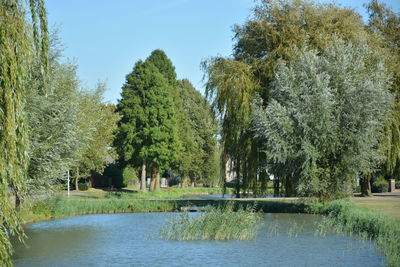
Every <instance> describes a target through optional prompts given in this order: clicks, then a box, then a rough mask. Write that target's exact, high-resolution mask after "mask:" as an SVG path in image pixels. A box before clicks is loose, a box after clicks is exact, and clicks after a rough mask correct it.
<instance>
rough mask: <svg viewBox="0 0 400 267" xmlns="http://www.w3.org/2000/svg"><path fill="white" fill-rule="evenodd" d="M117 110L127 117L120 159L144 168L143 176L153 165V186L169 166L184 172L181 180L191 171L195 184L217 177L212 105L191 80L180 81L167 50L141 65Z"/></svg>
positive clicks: (123, 123)
mask: <svg viewBox="0 0 400 267" xmlns="http://www.w3.org/2000/svg"><path fill="white" fill-rule="evenodd" d="M117 111H118V112H119V114H120V115H121V120H120V121H119V124H118V131H117V137H116V140H115V146H116V148H117V152H118V154H119V156H120V161H121V163H122V164H123V165H130V166H133V167H135V168H136V167H137V168H139V167H140V168H141V169H142V170H143V175H145V174H146V173H147V172H148V170H147V169H146V166H148V167H149V169H150V173H151V184H150V189H151V190H153V189H158V188H159V183H160V174H162V173H163V172H164V171H173V172H174V173H178V174H179V175H180V176H181V180H184V178H185V177H187V176H189V177H190V180H191V181H192V184H194V181H195V178H196V177H205V178H206V180H207V179H208V180H207V181H209V182H211V181H214V180H216V176H217V173H218V167H216V166H218V163H217V164H215V159H216V156H215V154H216V153H217V151H218V150H217V143H216V137H215V134H216V131H217V128H216V124H215V121H214V120H213V116H212V114H211V112H210V109H209V106H208V104H207V102H206V101H205V100H204V98H203V97H202V96H201V95H200V94H199V93H198V92H197V91H196V90H195V89H194V88H193V86H192V85H191V84H190V83H189V82H188V81H187V80H183V81H178V80H176V73H175V68H174V66H173V65H172V62H171V60H170V59H169V58H168V57H167V56H166V55H165V53H164V52H163V51H161V50H155V51H153V52H152V53H151V55H150V56H149V57H148V58H147V59H146V60H145V61H144V62H142V61H138V62H137V63H136V64H135V67H134V69H133V71H132V72H131V73H130V74H128V75H127V77H126V83H125V85H124V86H123V89H122V99H121V100H120V102H119V104H118V107H117ZM217 162H218V161H217ZM146 177H147V176H146ZM146 177H141V179H142V180H143V179H145V178H146ZM217 177H218V176H217ZM142 183H143V181H142ZM141 189H142V190H143V189H145V188H144V186H143V184H142V186H141Z"/></svg>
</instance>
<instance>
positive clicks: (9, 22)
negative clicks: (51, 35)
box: [0, 0, 47, 266]
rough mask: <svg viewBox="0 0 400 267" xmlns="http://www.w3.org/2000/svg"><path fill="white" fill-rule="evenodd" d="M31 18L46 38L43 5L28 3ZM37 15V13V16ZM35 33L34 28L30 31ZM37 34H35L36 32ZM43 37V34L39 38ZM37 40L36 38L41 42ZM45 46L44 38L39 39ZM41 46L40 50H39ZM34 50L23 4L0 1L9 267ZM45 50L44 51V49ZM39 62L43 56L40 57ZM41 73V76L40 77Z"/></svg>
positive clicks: (2, 255) (1, 164)
mask: <svg viewBox="0 0 400 267" xmlns="http://www.w3.org/2000/svg"><path fill="white" fill-rule="evenodd" d="M31 3H32V4H31V7H35V8H34V9H32V15H33V16H36V17H37V16H39V23H40V24H41V25H43V26H41V28H42V30H41V33H42V34H41V37H43V36H47V33H45V31H47V26H46V27H45V25H46V19H45V15H46V12H45V9H44V5H43V1H41V0H38V1H31ZM38 11H40V12H38ZM36 20H37V19H36ZM33 28H34V29H35V28H36V29H37V26H34V27H33ZM36 32H37V33H36V34H38V30H36ZM43 33H44V34H43ZM41 37H38V38H39V39H41ZM43 42H46V38H43ZM43 42H42V45H41V46H42V47H43ZM34 50H35V49H33V48H32V46H31V30H30V25H29V23H28V22H27V21H26V19H25V10H24V7H23V3H21V1H18V0H3V1H1V4H0V89H1V92H0V151H1V153H0V263H1V265H2V266H11V265H12V262H11V253H12V246H11V243H10V239H9V238H10V235H17V236H18V237H19V238H20V240H22V238H23V230H22V227H21V224H20V220H19V217H18V214H17V211H16V209H15V208H14V204H13V203H12V201H11V194H12V193H14V195H15V200H16V204H17V206H18V204H19V201H20V199H21V198H22V197H23V196H24V194H25V190H24V183H25V180H26V179H25V178H26V171H27V166H28V156H27V149H28V136H27V127H26V123H25V115H24V104H25V99H24V91H25V90H26V88H27V86H28V84H27V80H28V75H29V73H30V68H29V66H31V65H32V59H33V58H34V54H33V53H32V52H33V51H34ZM44 50H46V48H44ZM42 56H43V58H45V57H46V56H47V55H45V54H43V55H42ZM44 71H45V69H44V70H43V72H42V74H43V75H44Z"/></svg>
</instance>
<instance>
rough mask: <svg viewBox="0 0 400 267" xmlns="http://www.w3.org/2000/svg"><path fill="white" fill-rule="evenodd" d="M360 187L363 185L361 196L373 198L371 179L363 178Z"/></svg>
mask: <svg viewBox="0 0 400 267" xmlns="http://www.w3.org/2000/svg"><path fill="white" fill-rule="evenodd" d="M360 185H361V196H363V197H372V192H371V183H370V179H369V178H368V177H361V178H360Z"/></svg>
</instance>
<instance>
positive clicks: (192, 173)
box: [189, 171, 195, 188]
mask: <svg viewBox="0 0 400 267" xmlns="http://www.w3.org/2000/svg"><path fill="white" fill-rule="evenodd" d="M189 177H190V186H191V187H192V188H193V187H194V186H195V178H194V172H193V171H190V172H189Z"/></svg>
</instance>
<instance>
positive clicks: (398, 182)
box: [396, 180, 400, 189]
mask: <svg viewBox="0 0 400 267" xmlns="http://www.w3.org/2000/svg"><path fill="white" fill-rule="evenodd" d="M396 188H397V189H400V180H397V181H396Z"/></svg>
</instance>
